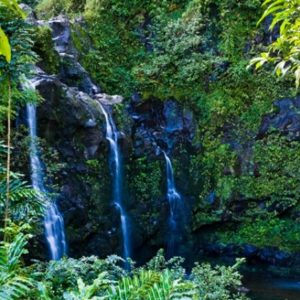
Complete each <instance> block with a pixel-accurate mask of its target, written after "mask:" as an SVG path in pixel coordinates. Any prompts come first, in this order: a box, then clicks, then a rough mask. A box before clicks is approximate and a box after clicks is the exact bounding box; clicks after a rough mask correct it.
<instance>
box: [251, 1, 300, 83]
mask: <svg viewBox="0 0 300 300" xmlns="http://www.w3.org/2000/svg"><path fill="white" fill-rule="evenodd" d="M263 6H264V7H266V9H265V12H264V14H263V15H262V17H261V18H260V20H259V21H258V24H261V23H262V22H263V21H264V20H265V19H266V18H267V17H270V16H271V17H272V22H271V24H270V26H269V30H270V31H273V30H274V29H275V28H276V26H278V27H279V28H278V29H279V33H280V36H279V37H278V38H277V39H276V40H275V41H274V42H272V43H271V44H270V45H269V46H268V52H266V53H262V54H261V56H260V57H256V58H253V59H252V60H251V61H250V66H253V65H254V66H255V68H256V69H259V68H260V67H262V66H263V65H264V64H265V63H267V62H268V63H272V64H275V68H274V72H275V74H276V75H277V76H282V77H283V76H286V75H287V74H292V75H293V76H294V77H295V84H296V87H297V88H298V87H299V83H300V0H288V1H287V0H267V1H265V2H264V4H263Z"/></svg>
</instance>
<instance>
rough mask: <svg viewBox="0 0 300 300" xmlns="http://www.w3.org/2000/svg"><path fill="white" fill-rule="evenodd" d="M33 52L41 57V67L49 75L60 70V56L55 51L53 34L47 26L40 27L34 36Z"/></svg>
mask: <svg viewBox="0 0 300 300" xmlns="http://www.w3.org/2000/svg"><path fill="white" fill-rule="evenodd" d="M33 50H34V51H35V52H36V53H37V54H38V55H39V57H40V61H39V63H38V64H39V66H40V67H41V68H42V69H43V70H44V71H45V72H47V73H49V74H56V73H58V70H59V63H60V59H59V55H58V53H57V52H56V51H55V50H54V45H53V42H52V32H51V29H50V28H49V27H47V26H38V27H37V28H36V30H35V35H34V47H33Z"/></svg>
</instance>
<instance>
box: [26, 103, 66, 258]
mask: <svg viewBox="0 0 300 300" xmlns="http://www.w3.org/2000/svg"><path fill="white" fill-rule="evenodd" d="M27 120H28V126H29V132H30V165H31V180H32V186H33V189H34V190H35V191H36V192H37V193H38V195H39V196H40V197H42V199H43V200H44V201H45V202H46V203H47V206H46V211H45V216H44V226H45V235H46V239H47V242H48V245H49V249H50V253H51V259H53V260H58V259H60V258H61V257H62V256H64V255H65V254H66V239H65V232H64V221H63V218H62V216H61V214H60V212H59V210H58V207H57V205H56V204H55V203H54V202H51V201H49V199H48V198H47V191H46V188H45V186H44V180H43V177H44V174H43V166H42V161H41V159H40V157H39V153H38V146H37V143H36V137H37V134H36V123H37V122H36V106H35V105H34V104H27Z"/></svg>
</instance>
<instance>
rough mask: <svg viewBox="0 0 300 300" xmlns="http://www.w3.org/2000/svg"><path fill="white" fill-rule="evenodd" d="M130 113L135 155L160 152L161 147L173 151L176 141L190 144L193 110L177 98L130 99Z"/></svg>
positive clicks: (192, 129) (192, 130)
mask: <svg viewBox="0 0 300 300" xmlns="http://www.w3.org/2000/svg"><path fill="white" fill-rule="evenodd" d="M130 116H131V118H132V120H133V128H132V135H133V137H132V138H133V141H134V145H133V147H134V151H135V154H136V155H137V156H140V155H143V154H145V153H148V154H150V155H154V156H157V155H160V154H161V150H164V151H174V150H175V151H176V148H177V147H178V146H179V145H188V146H189V147H191V143H192V140H193V137H194V135H195V126H194V121H193V114H192V112H191V111H190V110H187V109H185V108H184V107H183V106H181V105H180V104H179V103H178V102H176V101H173V100H168V101H165V102H161V101H157V100H148V101H146V102H143V103H139V102H137V103H136V101H132V105H131V107H130Z"/></svg>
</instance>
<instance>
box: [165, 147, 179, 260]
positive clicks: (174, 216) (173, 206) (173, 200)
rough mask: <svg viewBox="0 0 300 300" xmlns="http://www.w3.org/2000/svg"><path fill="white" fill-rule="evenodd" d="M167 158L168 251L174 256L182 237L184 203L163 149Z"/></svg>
mask: <svg viewBox="0 0 300 300" xmlns="http://www.w3.org/2000/svg"><path fill="white" fill-rule="evenodd" d="M163 154H164V157H165V160H166V171H167V199H168V202H169V206H170V216H169V227H170V232H169V234H168V249H167V253H168V255H169V256H173V255H174V254H175V252H176V249H175V248H176V247H177V246H178V245H177V244H178V242H177V241H178V239H179V237H180V232H179V231H180V229H181V224H182V223H183V222H184V220H183V219H184V205H183V201H182V197H181V195H180V194H179V193H178V191H177V189H176V186H175V180H174V171H173V166H172V162H171V160H170V158H169V157H168V155H167V154H166V153H165V152H164V151H163Z"/></svg>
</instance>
